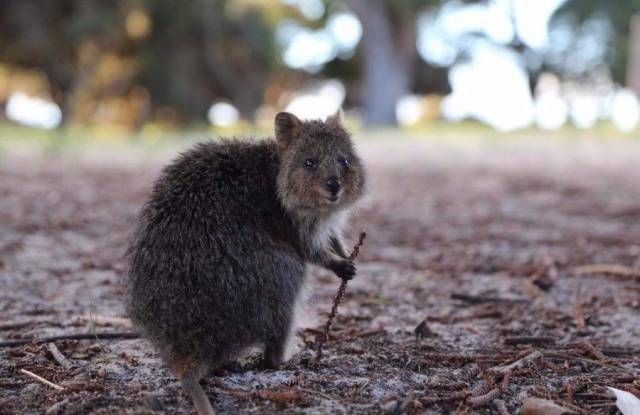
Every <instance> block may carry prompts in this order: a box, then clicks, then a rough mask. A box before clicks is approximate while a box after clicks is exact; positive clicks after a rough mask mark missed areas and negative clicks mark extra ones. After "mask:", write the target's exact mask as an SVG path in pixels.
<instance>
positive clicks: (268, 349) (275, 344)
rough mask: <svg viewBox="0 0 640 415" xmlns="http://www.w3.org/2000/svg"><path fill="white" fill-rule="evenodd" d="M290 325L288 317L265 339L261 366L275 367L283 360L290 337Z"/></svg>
mask: <svg viewBox="0 0 640 415" xmlns="http://www.w3.org/2000/svg"><path fill="white" fill-rule="evenodd" d="M291 326H292V322H291V319H290V318H289V319H287V321H284V322H282V324H281V325H278V327H276V328H275V330H274V331H273V333H270V335H269V336H268V337H267V339H266V340H265V347H264V360H263V366H264V367H265V368H266V369H275V368H277V367H278V366H280V365H281V364H282V363H283V362H284V360H285V355H286V353H287V348H288V346H289V341H290V338H291V329H292V327H291Z"/></svg>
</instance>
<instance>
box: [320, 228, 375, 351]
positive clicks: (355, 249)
mask: <svg viewBox="0 0 640 415" xmlns="http://www.w3.org/2000/svg"><path fill="white" fill-rule="evenodd" d="M366 237H367V233H366V232H365V231H362V232H360V238H359V239H358V243H357V244H356V246H354V247H353V251H351V255H349V259H350V260H351V261H353V260H355V259H356V257H357V256H358V254H359V253H360V247H361V246H362V244H363V243H364V238H366ZM347 283H348V280H345V279H343V280H342V282H341V283H340V287H338V292H337V293H336V296H335V297H334V298H333V306H332V307H331V312H330V313H329V318H327V322H326V324H325V325H324V336H322V338H321V339H320V341H318V349H317V353H316V362H319V361H320V358H321V357H322V346H323V345H324V343H325V342H327V341H328V340H329V331H330V330H331V325H332V324H333V319H334V318H335V317H336V314H338V306H339V305H340V302H341V301H342V297H343V296H344V293H345V291H346V290H347Z"/></svg>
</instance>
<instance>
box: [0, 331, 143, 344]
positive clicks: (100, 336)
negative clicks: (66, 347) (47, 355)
mask: <svg viewBox="0 0 640 415" xmlns="http://www.w3.org/2000/svg"><path fill="white" fill-rule="evenodd" d="M139 337H140V334H139V333H133V332H113V333H99V332H98V333H78V334H62V335H59V336H50V337H41V338H30V339H19V340H8V341H4V342H0V347H16V346H24V345H25V344H42V343H51V342H56V341H58V340H91V339H95V340H113V339H137V338H139Z"/></svg>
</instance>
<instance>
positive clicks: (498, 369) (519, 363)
mask: <svg viewBox="0 0 640 415" xmlns="http://www.w3.org/2000/svg"><path fill="white" fill-rule="evenodd" d="M542 356H543V354H542V353H540V352H539V351H537V350H536V351H533V352H531V353H529V354H528V355H526V356H524V357H522V358H520V359H518V360H516V361H515V362H513V363H511V364H508V365H503V366H495V367H492V368H490V369H489V372H494V373H502V374H503V375H505V376H506V375H507V374H508V373H509V372H511V371H512V370H514V369H520V368H521V367H524V366H525V365H527V364H529V363H531V362H534V361H536V360H538V359H540V358H541V357H542Z"/></svg>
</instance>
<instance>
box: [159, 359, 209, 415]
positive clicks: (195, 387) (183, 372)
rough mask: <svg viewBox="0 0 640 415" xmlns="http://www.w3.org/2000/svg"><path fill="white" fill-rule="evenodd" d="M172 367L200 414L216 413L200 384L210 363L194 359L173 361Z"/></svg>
mask: <svg viewBox="0 0 640 415" xmlns="http://www.w3.org/2000/svg"><path fill="white" fill-rule="evenodd" d="M170 368H171V370H172V371H173V372H174V373H175V374H176V376H177V377H178V379H180V384H181V385H182V388H183V389H184V390H185V391H186V392H187V393H188V394H189V396H190V397H191V400H192V401H193V405H194V406H195V407H196V412H197V413H198V415H216V411H214V410H213V406H211V401H209V398H208V397H207V394H206V393H205V391H204V389H202V386H200V379H202V378H203V377H204V375H206V374H207V371H208V365H206V364H202V363H198V362H193V361H179V362H173V363H172V364H171V365H170Z"/></svg>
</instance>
